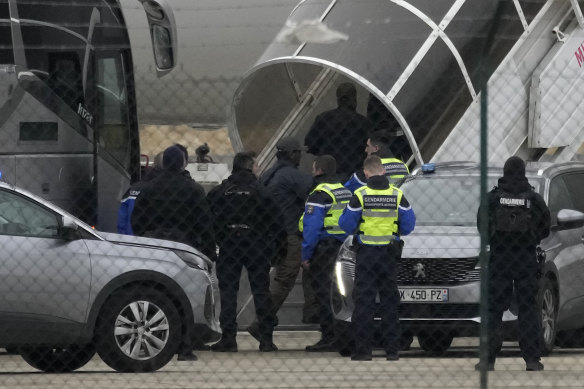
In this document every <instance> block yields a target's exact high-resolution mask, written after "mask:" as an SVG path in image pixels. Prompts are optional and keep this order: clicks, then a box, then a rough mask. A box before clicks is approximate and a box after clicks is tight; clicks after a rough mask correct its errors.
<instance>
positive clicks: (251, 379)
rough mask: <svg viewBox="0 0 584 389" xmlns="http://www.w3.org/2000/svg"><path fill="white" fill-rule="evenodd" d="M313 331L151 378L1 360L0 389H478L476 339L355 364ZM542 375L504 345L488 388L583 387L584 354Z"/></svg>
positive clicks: (560, 355) (557, 356) (562, 354)
mask: <svg viewBox="0 0 584 389" xmlns="http://www.w3.org/2000/svg"><path fill="white" fill-rule="evenodd" d="M318 338H319V335H318V332H314V331H288V332H276V333H275V337H274V342H275V343H276V344H277V345H278V347H279V349H280V350H279V351H278V352H275V353H260V352H258V350H257V349H258V343H257V342H256V341H255V340H254V339H253V338H252V337H251V336H249V335H248V334H247V333H240V334H239V335H238V345H239V352H237V353H213V352H211V351H197V352H196V353H197V355H198V356H199V360H198V361H196V362H177V361H176V358H175V359H174V360H172V361H171V362H170V363H169V364H168V365H166V366H165V367H164V368H163V369H161V370H159V371H157V372H154V373H140V374H131V373H117V372H115V371H113V370H112V369H110V368H109V367H108V366H107V365H105V364H104V363H103V362H102V361H101V360H100V359H99V357H98V356H95V357H94V358H93V360H91V361H90V362H89V363H88V364H87V365H86V366H84V367H83V368H82V369H80V370H78V371H76V372H74V373H71V374H46V373H42V372H39V371H37V370H35V369H33V368H32V367H30V366H29V365H28V364H26V362H24V361H23V360H22V359H21V358H20V356H18V355H9V354H6V353H0V388H47V389H53V388H55V389H56V388H59V389H61V388H65V387H67V388H96V389H97V388H104V389H106V388H107V389H114V388H124V389H132V388H140V389H149V388H157V389H158V388H367V389H369V388H412V389H413V388H416V389H418V388H419V389H422V388H424V389H426V388H436V389H440V388H456V389H466V388H468V389H471V388H481V385H480V373H479V372H477V371H475V370H474V365H475V364H476V363H477V362H478V339H476V338H460V339H455V341H454V342H453V345H452V347H451V348H450V349H449V350H448V352H447V353H446V354H444V355H442V356H440V357H433V356H429V355H428V354H427V353H426V352H424V351H423V350H422V349H420V348H419V346H418V344H417V342H416V341H414V343H413V344H412V348H411V350H409V351H405V352H402V353H401V354H400V359H399V361H395V362H390V361H387V360H386V359H385V355H384V354H383V352H382V351H381V350H376V351H374V358H373V361H370V362H355V361H351V360H350V359H349V358H343V357H341V356H339V355H338V354H336V353H307V352H305V351H304V347H305V346H306V345H308V344H312V343H314V342H316V341H317V340H318ZM542 362H543V363H544V364H545V371H541V372H527V371H525V363H524V362H523V360H522V359H521V356H520V354H519V349H518V348H517V344H515V343H505V345H504V347H503V350H502V352H501V355H500V357H499V358H498V359H497V363H496V365H495V371H494V372H489V373H488V375H487V384H488V386H486V387H488V388H525V389H530V388H582V387H584V371H583V370H584V369H583V367H584V349H558V350H555V351H554V353H553V354H551V355H550V356H548V357H545V358H543V359H542Z"/></svg>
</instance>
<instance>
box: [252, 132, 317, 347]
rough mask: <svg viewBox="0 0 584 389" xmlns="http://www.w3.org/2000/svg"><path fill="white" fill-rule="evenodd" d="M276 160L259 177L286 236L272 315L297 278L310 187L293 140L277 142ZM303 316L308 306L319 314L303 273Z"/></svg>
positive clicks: (273, 287)
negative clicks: (300, 222) (277, 210)
mask: <svg viewBox="0 0 584 389" xmlns="http://www.w3.org/2000/svg"><path fill="white" fill-rule="evenodd" d="M276 148H277V153H276V157H277V158H278V162H277V163H276V165H275V166H273V167H272V168H270V169H268V170H267V171H266V172H264V173H263V174H262V175H261V177H260V182H261V183H262V184H264V185H265V186H266V187H267V188H268V190H269V192H270V194H271V196H272V198H273V199H274V201H275V202H276V203H277V204H278V205H279V207H280V209H281V211H282V215H283V218H284V223H285V227H286V233H287V249H286V256H285V258H284V259H283V260H281V261H280V262H279V263H277V264H276V266H275V275H274V279H273V281H272V283H271V284H270V293H271V295H272V311H273V314H274V316H275V315H276V314H277V312H278V310H279V309H280V307H281V306H282V304H283V303H284V301H285V300H286V298H287V297H288V294H289V293H290V291H291V290H292V288H293V287H294V283H295V282H296V277H298V272H299V271H300V244H301V234H300V231H298V220H299V219H300V215H302V210H303V209H304V200H306V196H308V192H309V191H310V189H311V188H312V176H311V175H309V174H306V173H303V172H301V171H300V170H298V164H299V163H300V158H301V156H302V154H301V153H302V150H303V149H304V148H303V147H302V146H301V145H300V142H299V141H298V140H297V139H295V138H292V137H285V138H282V139H280V140H279V141H278V143H277V145H276ZM303 286H304V301H305V312H304V316H305V317H306V316H307V315H308V312H307V307H308V306H310V305H311V303H312V304H314V305H315V308H314V311H315V312H314V314H315V315H316V313H317V312H318V308H317V306H316V299H315V298H314V294H313V293H312V289H311V288H310V285H309V282H308V277H306V276H305V275H304V273H303ZM248 331H249V332H250V334H252V335H253V336H254V337H256V338H257V337H258V328H257V322H254V323H252V325H251V326H250V327H249V329H248Z"/></svg>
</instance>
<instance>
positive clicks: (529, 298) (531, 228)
mask: <svg viewBox="0 0 584 389" xmlns="http://www.w3.org/2000/svg"><path fill="white" fill-rule="evenodd" d="M486 206H487V210H484V207H483V206H481V209H479V213H478V225H479V226H480V225H481V221H482V216H481V214H482V213H483V212H485V211H486V212H488V229H489V231H488V237H489V243H490V253H491V257H490V260H489V281H488V282H489V284H488V285H489V287H488V299H489V302H488V307H489V316H488V331H489V346H488V348H489V350H488V359H487V361H486V366H482V365H481V363H480V362H479V364H477V365H476V366H475V368H476V369H477V370H480V369H481V368H483V367H484V368H486V369H487V370H494V368H495V359H496V357H497V350H498V348H499V346H500V345H501V341H502V340H501V334H500V331H501V322H502V318H503V312H504V311H505V310H506V309H508V308H509V305H510V304H511V299H512V298H513V294H515V296H517V305H518V309H519V315H518V316H519V328H518V333H519V348H520V349H521V356H522V357H523V359H524V360H525V363H526V370H528V371H539V370H543V364H542V363H541V362H540V357H541V345H540V338H541V313H538V309H537V302H536V298H537V291H538V279H537V278H538V276H537V274H538V270H539V267H538V262H537V256H536V247H537V245H538V244H539V243H540V241H541V240H542V239H544V238H545V237H547V236H548V235H549V233H550V212H549V209H548V207H547V206H546V204H545V201H544V200H543V198H542V197H541V196H540V195H539V194H538V193H537V192H535V191H534V190H533V188H532V187H531V185H529V182H528V181H527V178H526V177H525V163H524V162H523V160H522V159H521V158H519V157H511V158H509V159H507V161H506V162H505V166H504V167H503V177H501V178H499V182H498V186H497V187H495V188H494V189H493V190H492V191H491V192H489V194H488V197H487V204H486ZM514 292H515V293H514Z"/></svg>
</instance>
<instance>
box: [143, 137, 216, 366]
mask: <svg viewBox="0 0 584 389" xmlns="http://www.w3.org/2000/svg"><path fill="white" fill-rule="evenodd" d="M162 166H163V169H162V171H160V172H159V173H158V174H157V175H156V177H155V178H154V179H152V180H151V181H148V182H146V183H145V184H144V186H143V187H142V188H141V191H140V194H139V195H138V197H137V198H136V203H135V205H134V211H133V212H132V220H131V222H132V229H133V231H134V233H135V234H136V235H137V236H148V237H153V238H158V239H168V240H173V241H176V242H181V243H185V244H188V245H191V246H193V247H196V248H197V249H199V250H201V251H202V252H203V253H204V254H205V255H206V256H207V257H209V259H211V260H215V256H216V253H215V251H216V248H215V237H214V234H213V228H212V218H211V211H210V209H209V205H208V204H207V201H206V200H205V191H204V190H203V187H202V186H201V185H199V184H197V183H196V182H195V181H194V180H193V179H192V178H189V177H186V176H185V175H184V174H183V171H184V167H185V158H184V153H183V151H182V150H181V149H180V148H178V147H176V146H171V147H169V148H167V149H166V150H164V153H163V157H162ZM193 338H194V334H191V333H190V329H189V328H188V326H187V328H186V329H185V333H184V334H183V345H182V346H181V351H180V353H179V356H178V358H179V360H196V358H197V357H196V356H195V354H193V352H192V350H193V344H192V340H193Z"/></svg>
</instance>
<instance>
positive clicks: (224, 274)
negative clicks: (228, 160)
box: [207, 152, 286, 352]
mask: <svg viewBox="0 0 584 389" xmlns="http://www.w3.org/2000/svg"><path fill="white" fill-rule="evenodd" d="M254 164H255V155H254V154H252V153H245V152H243V153H237V154H236V155H235V158H233V172H232V174H231V176H229V178H227V179H226V180H225V181H223V182H222V183H221V185H219V186H217V187H215V188H214V189H213V190H211V192H209V194H208V195H207V200H208V202H209V205H210V207H211V211H212V213H213V217H214V220H213V226H214V229H215V233H216V237H217V243H218V245H219V258H218V259H217V277H218V278H219V289H220V291H221V315H220V323H221V330H222V332H223V334H222V336H221V340H220V341H219V342H217V343H215V344H214V345H212V346H211V350H213V351H218V352H236V351H237V342H236V339H235V338H236V335H237V321H236V317H237V312H236V310H237V291H238V290H239V279H240V277H241V269H242V267H245V268H246V270H247V274H248V279H249V284H250V287H251V292H252V295H253V299H254V305H255V309H256V315H257V318H258V320H259V333H260V336H259V337H260V351H262V352H270V351H276V350H277V348H276V346H275V345H274V344H273V342H272V331H273V322H274V318H273V316H272V300H271V296H270V263H271V261H272V259H273V257H274V256H275V255H276V254H277V252H278V248H279V247H281V246H283V245H285V244H286V231H285V229H284V224H283V222H282V217H281V215H280V209H279V207H278V206H277V204H276V203H275V202H274V200H273V199H272V198H271V196H270V193H269V192H268V190H267V189H266V188H265V187H264V186H263V185H261V184H260V183H259V182H258V180H257V178H256V176H255V175H254V173H253V167H254Z"/></svg>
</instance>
